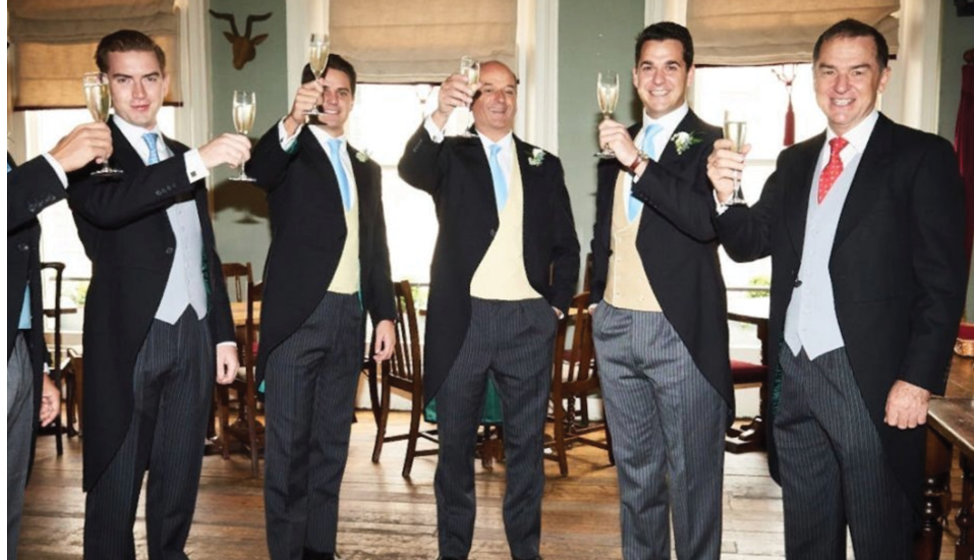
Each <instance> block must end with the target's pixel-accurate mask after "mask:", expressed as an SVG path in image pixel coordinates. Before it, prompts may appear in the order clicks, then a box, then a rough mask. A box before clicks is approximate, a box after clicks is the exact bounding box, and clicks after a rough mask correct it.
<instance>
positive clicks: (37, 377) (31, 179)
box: [7, 154, 65, 455]
mask: <svg viewBox="0 0 980 560" xmlns="http://www.w3.org/2000/svg"><path fill="white" fill-rule="evenodd" d="M7 164H8V165H10V166H11V167H12V168H13V169H12V170H11V171H10V172H9V173H7V359H8V360H9V359H10V356H11V354H13V351H14V341H15V340H16V337H17V333H18V327H19V324H20V310H21V307H22V306H23V305H24V287H25V286H26V285H27V284H28V283H29V284H30V285H31V303H30V309H31V331H30V334H29V335H28V337H27V345H28V348H29V350H30V355H31V366H32V367H33V368H34V417H35V418H36V417H37V413H38V411H39V409H40V405H41V376H42V375H43V368H44V358H45V355H46V347H45V345H44V322H43V321H42V320H41V317H42V309H41V271H40V258H39V253H38V244H39V243H40V240H41V224H40V223H38V221H37V215H38V214H39V213H40V212H41V210H44V209H45V208H47V207H48V206H50V205H52V204H54V203H55V202H58V201H59V200H61V199H62V198H64V197H65V188H64V187H63V186H62V184H61V180H60V179H59V178H58V175H57V173H55V170H54V169H53V168H52V167H51V165H50V164H49V163H48V162H47V161H46V160H45V159H44V157H43V156H38V157H36V158H34V159H32V160H31V161H29V162H27V163H25V164H24V165H22V166H20V167H16V166H14V163H13V160H12V159H10V155H9V154H8V155H7ZM34 430H35V432H36V431H37V422H34ZM31 454H32V455H33V447H32V452H31Z"/></svg>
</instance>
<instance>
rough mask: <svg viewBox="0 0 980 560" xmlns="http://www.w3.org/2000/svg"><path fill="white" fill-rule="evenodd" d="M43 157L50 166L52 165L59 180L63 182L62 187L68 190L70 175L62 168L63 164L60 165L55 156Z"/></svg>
mask: <svg viewBox="0 0 980 560" xmlns="http://www.w3.org/2000/svg"><path fill="white" fill-rule="evenodd" d="M41 155H43V156H44V159H46V160H47V161H48V164H49V165H51V168H52V169H54V172H55V174H56V175H57V176H58V180H60V181H61V186H62V187H65V188H68V175H67V174H66V173H65V170H64V168H63V167H61V164H60V163H58V160H56V159H54V156H52V155H51V154H41Z"/></svg>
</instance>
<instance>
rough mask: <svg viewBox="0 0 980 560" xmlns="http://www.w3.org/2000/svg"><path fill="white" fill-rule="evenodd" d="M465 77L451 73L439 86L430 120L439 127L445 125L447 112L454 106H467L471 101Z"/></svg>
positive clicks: (447, 118)
mask: <svg viewBox="0 0 980 560" xmlns="http://www.w3.org/2000/svg"><path fill="white" fill-rule="evenodd" d="M474 93H476V92H475V91H474V90H473V89H471V88H470V86H469V83H468V82H467V81H466V77H465V76H463V75H462V74H452V75H451V76H449V77H448V78H446V80H445V81H443V82H442V85H441V86H439V105H438V107H436V110H435V112H434V113H432V122H434V123H435V125H436V126H437V127H439V128H443V127H445V126H446V121H448V120H449V114H450V113H452V112H453V109H455V108H456V107H469V106H470V104H471V103H473V94H474Z"/></svg>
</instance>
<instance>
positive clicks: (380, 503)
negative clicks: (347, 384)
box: [19, 412, 955, 560]
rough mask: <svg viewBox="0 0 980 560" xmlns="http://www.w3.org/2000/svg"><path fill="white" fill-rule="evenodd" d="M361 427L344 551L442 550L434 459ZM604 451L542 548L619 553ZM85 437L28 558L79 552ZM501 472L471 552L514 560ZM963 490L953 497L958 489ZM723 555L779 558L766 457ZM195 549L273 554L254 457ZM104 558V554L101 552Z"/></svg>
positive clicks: (217, 505) (41, 509)
mask: <svg viewBox="0 0 980 560" xmlns="http://www.w3.org/2000/svg"><path fill="white" fill-rule="evenodd" d="M358 419H359V420H360V421H359V422H357V423H355V424H354V427H353V434H352V443H351V451H350V460H349V461H348V463H347V472H346V475H345V478H344V485H343V489H342V492H341V504H340V507H341V511H340V530H339V535H338V540H339V543H338V552H340V553H341V554H343V555H344V557H345V558H346V559H347V560H362V559H375V558H387V559H399V560H403V559H404V560H416V559H417V560H422V559H426V560H432V559H433V558H435V557H436V554H437V552H438V547H437V544H436V508H435V498H434V496H433V487H432V478H433V474H434V472H435V457H420V458H418V459H416V461H415V467H414V469H413V471H412V475H413V476H412V480H411V481H406V480H405V479H403V478H402V477H401V466H402V465H401V463H402V460H403V458H404V444H403V443H395V444H390V445H386V446H385V447H384V451H383V453H382V460H381V463H380V464H377V465H375V464H372V463H371V447H372V445H373V441H374V435H375V427H374V422H373V420H372V418H371V416H370V414H369V413H366V412H359V413H358ZM407 419H408V416H407V415H406V414H404V413H393V414H392V419H391V426H389V433H400V432H401V431H402V429H403V428H404V427H405V426H407ZM605 459H606V457H605V454H604V452H603V451H601V450H595V449H591V448H576V449H575V450H573V451H572V452H571V455H570V458H569V469H570V471H571V472H570V476H569V477H568V478H564V479H563V478H561V477H560V476H559V474H558V466H557V463H554V462H551V461H546V462H545V469H546V474H547V484H546V487H545V497H544V506H543V509H544V519H543V524H542V525H543V527H542V542H541V554H542V556H544V558H546V559H547V560H579V559H582V560H605V559H610V560H611V559H618V558H620V557H621V556H620V550H619V506H618V499H617V491H616V473H615V469H614V468H613V467H610V466H609V465H607V464H606V462H605ZM81 470H82V462H81V445H80V442H79V441H78V439H77V438H76V439H72V440H66V450H65V454H64V456H62V457H60V458H59V457H57V456H56V454H55V452H54V441H53V440H52V439H51V438H43V439H41V440H40V441H39V442H38V452H37V461H36V463H35V466H34V474H33V478H32V480H31V483H30V485H29V487H28V490H27V496H26V505H25V511H24V520H23V528H22V533H21V542H20V555H19V557H20V558H22V559H48V558H51V559H64V558H80V557H81V554H82V534H83V533H82V526H83V520H84V508H85V500H84V495H83V494H82V491H81ZM503 490H504V469H503V467H502V466H499V465H498V466H495V467H494V470H492V471H486V470H483V469H482V467H481V466H480V465H479V464H478V465H477V478H476V492H477V499H478V502H479V505H478V510H477V518H476V533H475V538H474V542H473V550H472V553H471V556H470V557H471V558H472V559H473V560H491V559H507V558H510V556H509V554H508V549H507V542H506V538H505V536H504V529H503V522H502V520H501V497H502V495H503ZM954 495H955V494H954ZM723 515H724V533H723V536H722V558H723V559H725V560H738V559H741V560H770V559H773V560H774V559H777V558H782V556H783V535H782V505H781V503H780V491H779V487H778V486H776V485H775V484H774V483H773V482H772V481H771V480H770V479H769V476H768V474H767V471H766V465H765V456H764V455H763V454H761V453H748V454H743V455H731V454H728V455H727V456H726V462H725V495H724V511H723ZM135 532H136V539H137V540H136V543H137V553H138V555H139V557H140V558H145V557H146V550H145V528H144V525H143V506H142V504H141V505H140V509H139V514H138V519H137V523H136V529H135ZM952 550H953V537H952V536H951V535H949V534H947V535H946V537H945V538H944V543H943V553H944V554H943V559H944V560H945V559H952V558H953V554H952ZM186 551H187V553H188V554H189V555H190V557H191V558H193V559H196V560H204V559H215V560H218V559H220V560H237V559H248V560H254V559H263V558H268V556H267V554H266V548H265V520H264V515H263V509H262V481H261V479H252V478H250V469H249V463H248V458H247V457H246V456H245V455H233V456H232V459H231V460H230V461H224V460H223V459H222V458H221V457H220V456H209V457H205V459H204V472H203V475H202V477H201V488H200V495H199V497H198V503H197V512H196V514H195V521H194V526H193V528H192V530H191V534H190V539H189V541H188V543H187V549H186ZM94 560H101V559H94Z"/></svg>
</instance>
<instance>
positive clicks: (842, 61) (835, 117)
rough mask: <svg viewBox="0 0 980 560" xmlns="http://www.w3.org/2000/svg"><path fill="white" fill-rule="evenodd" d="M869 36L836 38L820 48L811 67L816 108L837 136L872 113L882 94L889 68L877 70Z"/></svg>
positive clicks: (877, 65)
mask: <svg viewBox="0 0 980 560" xmlns="http://www.w3.org/2000/svg"><path fill="white" fill-rule="evenodd" d="M877 52H878V51H877V49H876V47H875V42H874V39H873V38H871V37H865V36H861V37H837V38H834V39H830V40H828V41H827V42H825V43H824V44H823V46H821V48H820V56H819V57H818V58H817V61H816V62H815V63H814V65H813V90H814V92H815V93H816V96H817V105H819V106H820V110H822V111H823V113H824V114H825V115H827V126H828V127H830V129H831V130H832V131H834V133H835V134H837V135H838V136H840V135H842V134H844V133H845V132H847V131H848V130H851V129H852V128H854V127H855V126H857V124H858V123H860V122H861V121H862V120H864V118H865V117H867V116H868V115H870V114H871V112H872V111H874V110H875V107H876V104H877V102H878V94H879V93H884V92H885V84H887V83H888V76H889V72H890V71H889V69H888V68H887V67H886V68H881V67H880V66H879V64H878V61H877V59H876V54H877Z"/></svg>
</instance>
